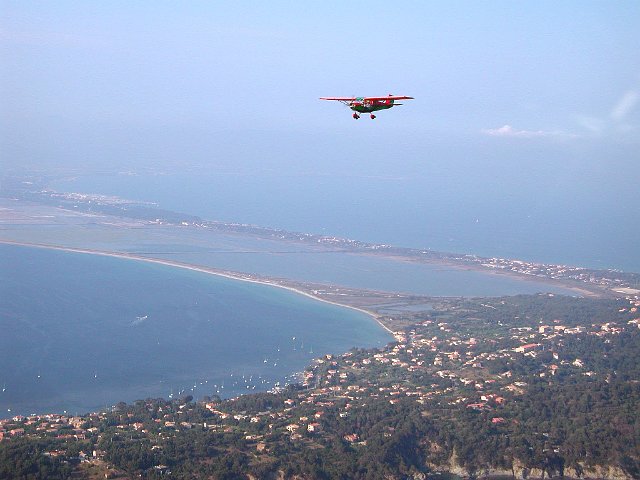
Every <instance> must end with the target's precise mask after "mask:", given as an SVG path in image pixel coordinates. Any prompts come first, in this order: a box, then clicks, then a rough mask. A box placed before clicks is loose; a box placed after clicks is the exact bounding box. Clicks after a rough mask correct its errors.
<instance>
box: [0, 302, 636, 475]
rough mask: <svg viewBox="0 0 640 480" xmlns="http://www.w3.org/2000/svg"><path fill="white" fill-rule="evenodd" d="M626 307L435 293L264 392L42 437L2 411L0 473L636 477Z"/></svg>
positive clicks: (188, 401) (142, 405) (150, 404)
mask: <svg viewBox="0 0 640 480" xmlns="http://www.w3.org/2000/svg"><path fill="white" fill-rule="evenodd" d="M638 317H640V315H638V313H637V310H636V308H635V307H633V306H631V305H630V304H629V302H628V301H617V300H586V299H576V298H569V297H558V296H555V297H553V296H546V295H535V296H517V297H512V298H499V299H477V300H455V301H449V302H448V303H447V304H446V305H444V304H442V305H440V306H438V308H436V309H435V310H434V311H430V312H426V313H422V314H419V315H415V317H414V318H413V322H414V323H413V324H412V325H411V326H410V327H408V328H407V330H406V332H404V334H403V335H400V336H399V337H398V341H397V342H396V343H393V344H390V345H389V346H387V347H386V348H384V349H379V350H362V349H359V350H353V351H352V352H349V353H347V354H345V355H342V356H340V357H326V358H323V359H321V360H320V361H318V362H317V363H316V364H315V365H313V366H311V367H310V368H309V370H308V371H307V374H306V376H305V377H306V382H305V384H304V385H295V386H290V387H288V388H287V389H285V390H282V391H279V392H275V393H260V394H255V395H247V396H243V397H240V398H237V399H232V400H226V401H221V400H220V399H219V398H217V397H213V398H206V399H205V400H204V401H200V402H194V401H193V399H192V398H190V397H187V398H183V399H180V400H173V401H167V400H162V399H149V400H145V401H138V402H135V403H134V404H133V405H127V404H124V403H121V404H118V405H117V406H116V407H115V408H114V409H113V410H112V411H110V412H104V413H101V414H92V415H88V416H86V417H83V418H81V419H75V420H74V421H73V423H74V425H75V427H76V428H75V429H72V428H71V427H70V426H68V423H71V422H72V420H69V421H68V422H67V423H64V422H63V423H62V425H61V426H60V427H59V428H58V429H57V431H56V432H55V433H41V434H38V433H37V432H38V430H37V428H38V426H39V425H42V422H43V421H44V420H42V419H32V421H31V422H30V423H29V424H28V425H27V423H28V422H27V419H18V420H15V421H14V422H13V423H14V425H5V426H4V428H5V429H6V430H8V429H9V428H11V427H19V426H23V427H24V430H25V431H24V435H23V436H20V437H19V438H10V439H8V440H7V439H6V437H5V440H4V441H2V442H0V478H34V479H35V478H70V477H71V475H72V472H74V475H75V476H76V477H82V476H83V475H85V474H87V471H88V470H87V469H86V468H88V467H86V465H94V466H95V464H96V463H97V462H99V461H102V462H103V464H104V465H106V467H104V468H105V469H108V470H109V471H111V472H116V473H117V472H119V473H121V474H123V475H129V476H134V475H141V476H142V477H144V478H215V479H236V478H248V477H247V476H248V475H250V474H251V475H253V477H254V478H266V479H268V478H276V477H277V476H278V475H284V478H296V477H297V478H301V479H302V478H304V479H371V478H390V479H391V478H396V479H400V478H409V477H411V478H423V475H429V474H433V473H434V472H446V471H455V472H457V473H460V474H463V475H465V476H474V475H475V476H477V475H482V474H485V473H487V472H491V473H494V474H496V473H502V474H512V475H514V476H523V475H525V474H530V475H534V476H542V475H545V476H585V477H598V476H602V475H603V473H602V472H603V470H602V469H608V468H613V469H615V472H617V474H618V475H620V476H624V477H626V478H640V415H639V412H640V362H638V359H639V358H640V329H639V328H638V325H637V322H636V320H637V318H638ZM523 345H527V347H526V348H523ZM80 424H82V425H80ZM48 427H51V422H49V424H48ZM60 432H63V433H64V435H61V434H60ZM74 432H75V433H76V435H77V434H78V433H80V434H81V435H80V437H79V438H74V436H73V435H71V434H70V433H74ZM82 437H84V438H82ZM54 450H55V451H62V452H64V455H62V456H59V457H54V456H51V455H50V452H51V451H54ZM93 451H96V457H95V458H89V459H88V460H87V459H82V455H81V452H85V453H89V452H93ZM47 452H49V454H47ZM91 456H92V455H91ZM99 459H102V460H99ZM83 465H84V466H83Z"/></svg>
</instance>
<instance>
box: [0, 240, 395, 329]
mask: <svg viewBox="0 0 640 480" xmlns="http://www.w3.org/2000/svg"><path fill="white" fill-rule="evenodd" d="M0 244H5V245H16V246H21V247H30V248H43V249H49V250H59V251H63V252H70V253H81V254H87V255H98V256H103V257H113V258H121V259H125V260H133V261H139V262H146V263H154V264H158V265H165V266H168V267H175V268H181V269H185V270H191V271H194V272H201V273H206V274H209V275H217V276H220V277H225V278H229V279H231V280H238V281H242V282H249V283H258V284H262V285H269V286H271V287H277V288H282V289H284V290H288V291H290V292H294V293H296V294H298V295H304V296H305V297H308V298H311V299H313V300H316V301H319V302H324V303H328V304H331V305H336V306H339V307H343V308H349V309H351V310H356V311H358V312H361V313H364V314H366V315H368V316H370V317H371V318H372V319H373V320H374V321H375V322H376V323H378V325H380V326H381V327H382V328H383V329H385V330H386V331H387V332H389V333H390V334H391V335H394V332H393V330H391V329H390V328H389V327H388V326H387V325H385V324H384V323H383V322H382V321H381V318H380V317H379V316H378V315H376V314H375V313H374V312H371V311H368V310H365V309H363V308H360V307H356V306H354V305H349V304H347V303H339V302H336V301H332V300H327V299H325V298H322V297H319V296H317V295H314V294H313V293H312V292H311V291H309V290H306V289H303V288H302V287H301V286H298V285H295V286H294V285H291V284H288V283H287V284H285V283H284V282H283V281H281V280H275V279H269V278H262V277H258V276H256V275H251V274H247V273H240V272H231V271H227V270H220V269H216V268H211V267H204V266H200V265H194V264H190V263H184V262H177V261H172V260H164V259H158V258H151V257H143V256H140V255H135V254H130V253H125V252H110V251H104V250H94V249H84V248H74V247H64V246H60V245H50V244H44V243H28V242H15V241H10V240H1V239H0Z"/></svg>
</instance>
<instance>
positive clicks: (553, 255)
mask: <svg viewBox="0 0 640 480" xmlns="http://www.w3.org/2000/svg"><path fill="white" fill-rule="evenodd" d="M425 168H426V167H425ZM505 168H507V167H505ZM508 168H510V169H511V170H512V171H511V170H510V171H509V172H507V173H508V175H507V173H504V172H502V171H500V172H499V173H495V176H497V177H498V178H495V176H494V177H492V176H491V175H488V174H487V173H483V171H482V170H481V169H480V170H479V171H478V172H475V174H467V175H465V174H464V172H459V173H458V174H454V172H451V173H449V174H447V172H442V171H441V172H439V174H438V175H435V174H434V175H430V174H429V173H428V172H426V173H424V174H421V175H413V176H406V177H397V178H391V177H386V178H381V177H377V178H371V177H363V176H346V175H345V176H339V175H327V176H319V175H286V174H260V175H257V174H256V175H216V174H212V173H200V174H187V173H185V174H171V175H156V176H151V175H139V176H136V175H133V176H131V175H112V176H107V175H104V176H86V177H78V178H77V179H75V180H73V181H65V182H58V183H56V184H54V185H53V187H54V188H55V189H57V190H61V191H78V192H85V193H89V192H93V193H104V194H113V195H119V196H122V197H125V198H129V199H134V200H146V201H154V202H157V203H159V205H160V206H161V207H163V208H166V209H169V210H176V211H181V212H185V213H191V214H195V215H199V216H201V217H202V218H205V219H208V220H220V221H227V222H245V223H252V224H256V225H263V226H270V227H277V228H283V229H286V230H291V231H300V232H309V233H320V234H328V235H336V236H342V237H347V238H354V239H358V240H363V241H369V242H376V243H387V244H393V245H399V246H405V247H415V248H431V249H433V250H440V251H450V252H459V253H473V254H478V255H482V256H488V257H493V256H497V257H503V258H518V259H523V260H530V261H537V262H549V263H560V264H569V265H580V266H587V267H594V268H619V269H622V270H627V271H640V251H639V250H638V248H637V244H638V239H639V238H640V226H639V225H640V209H635V208H633V207H632V205H634V204H637V201H638V199H639V198H640V197H639V195H638V190H637V188H636V186H637V184H635V183H634V182H633V181H631V179H628V178H626V177H624V176H623V177H621V179H620V181H618V182H614V183H612V182H609V183H607V182H604V181H599V178H600V177H599V176H597V175H591V176H588V177H587V176H583V177H581V176H580V169H578V170H568V171H565V170H566V165H565V164H563V163H559V164H558V165H556V166H554V168H553V170H545V169H542V170H541V171H540V172H538V173H537V174H536V175H535V176H529V177H524V176H522V175H519V174H518V168H517V165H516V164H515V163H514V164H512V165H509V166H508ZM489 171H491V170H489Z"/></svg>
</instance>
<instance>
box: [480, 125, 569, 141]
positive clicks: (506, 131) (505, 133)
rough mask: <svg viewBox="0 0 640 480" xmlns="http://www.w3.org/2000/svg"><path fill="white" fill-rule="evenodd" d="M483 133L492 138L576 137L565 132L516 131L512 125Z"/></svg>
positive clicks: (483, 131)
mask: <svg viewBox="0 0 640 480" xmlns="http://www.w3.org/2000/svg"><path fill="white" fill-rule="evenodd" d="M482 133H484V134H485V135H490V136H492V137H516V138H535V137H558V136H564V137H572V136H575V135H570V134H567V133H563V132H549V131H544V130H516V129H515V128H513V127H512V126H511V125H504V126H502V127H500V128H489V129H485V130H482Z"/></svg>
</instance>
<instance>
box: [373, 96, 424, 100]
mask: <svg viewBox="0 0 640 480" xmlns="http://www.w3.org/2000/svg"><path fill="white" fill-rule="evenodd" d="M364 99H365V100H413V97H406V96H403V95H387V96H386V97H364Z"/></svg>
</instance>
